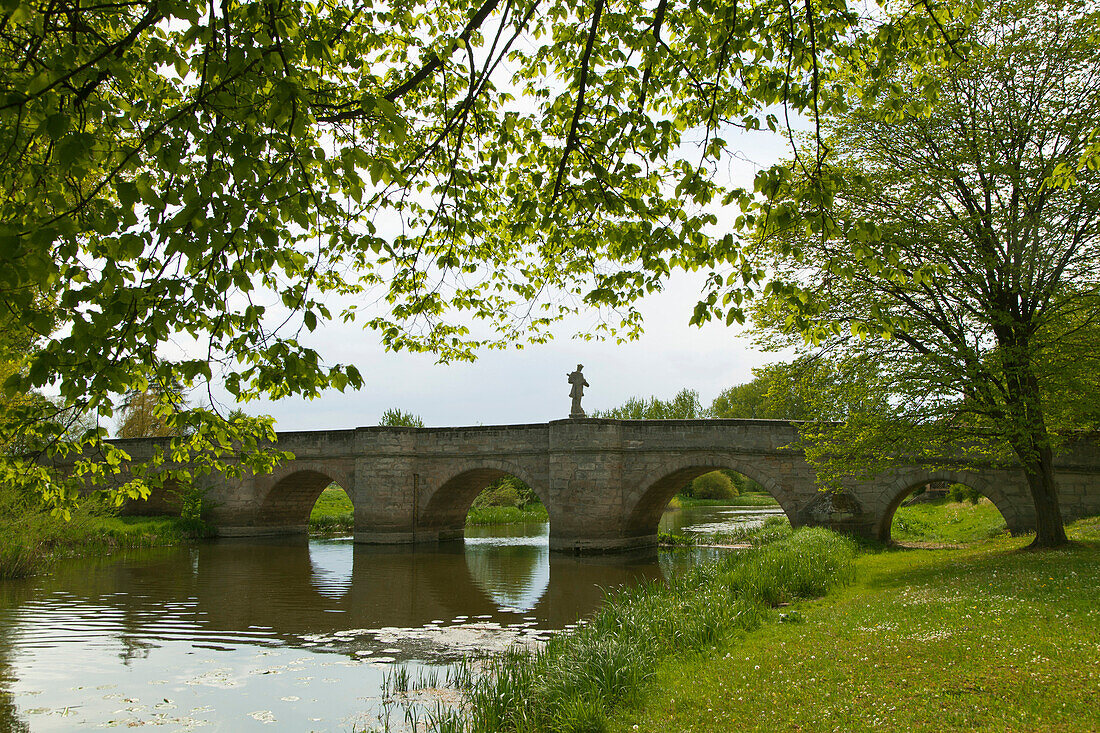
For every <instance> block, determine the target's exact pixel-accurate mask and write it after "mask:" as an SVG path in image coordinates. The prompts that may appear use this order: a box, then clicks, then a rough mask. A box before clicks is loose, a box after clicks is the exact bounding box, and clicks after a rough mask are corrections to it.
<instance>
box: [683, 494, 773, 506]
mask: <svg viewBox="0 0 1100 733" xmlns="http://www.w3.org/2000/svg"><path fill="white" fill-rule="evenodd" d="M673 498H674V499H675V501H676V504H677V505H678V506H679V507H681V508H686V507H693V506H779V502H777V501H776V500H775V498H773V497H772V495H771V494H768V493H766V492H763V491H746V492H745V493H743V494H741V495H739V496H734V497H731V498H729V499H696V498H694V497H691V496H684V495H683V494H677V495H676V496H675V497H673Z"/></svg>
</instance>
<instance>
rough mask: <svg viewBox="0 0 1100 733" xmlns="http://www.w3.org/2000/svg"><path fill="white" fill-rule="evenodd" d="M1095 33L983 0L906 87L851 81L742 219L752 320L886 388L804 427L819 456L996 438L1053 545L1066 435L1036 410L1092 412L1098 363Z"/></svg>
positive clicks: (1006, 2)
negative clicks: (748, 242)
mask: <svg viewBox="0 0 1100 733" xmlns="http://www.w3.org/2000/svg"><path fill="white" fill-rule="evenodd" d="M1098 31H1100V13H1098V12H1097V11H1096V9H1095V7H1094V6H1092V5H1090V4H1087V3H1084V2H1077V1H1076V0H1049V1H1045V2H1039V3H1036V2H1019V1H1017V0H999V1H997V2H993V3H991V4H990V5H988V6H987V7H986V8H985V9H984V10H983V12H982V14H981V16H980V18H979V19H978V20H977V21H976V22H975V23H974V24H973V26H972V27H971V29H970V31H969V34H968V35H967V36H966V38H965V40H966V43H967V48H968V51H967V53H966V54H965V58H963V59H962V60H957V61H955V62H953V63H951V64H949V65H947V66H945V67H942V68H938V69H929V68H927V67H925V68H923V69H921V71H920V72H919V76H920V81H921V83H920V84H916V83H915V80H916V76H917V74H916V73H915V72H913V71H912V68H914V67H911V66H910V65H908V64H905V63H902V64H899V65H896V66H891V67H886V68H882V67H880V68H878V69H876V70H875V73H872V74H871V75H870V77H869V78H871V79H873V81H872V82H864V83H861V84H858V85H856V86H854V87H853V88H852V91H851V93H850V95H848V98H847V102H848V103H849V104H850V105H851V108H850V109H848V110H844V109H843V107H842V106H841V105H836V106H834V108H833V109H834V112H833V113H832V114H830V115H829V116H828V117H827V119H826V124H825V125H823V133H824V137H823V138H822V140H821V141H820V143H819V142H818V141H812V142H811V150H812V152H813V155H816V156H817V159H818V160H822V159H824V163H823V164H822V165H821V166H820V168H819V169H818V170H817V171H812V173H813V175H793V176H788V177H783V176H779V177H778V178H772V179H771V180H770V182H766V183H765V185H764V188H765V189H767V191H768V193H769V194H770V200H769V201H768V202H767V203H766V204H765V205H763V206H762V209H761V213H760V215H759V217H757V218H755V219H754V220H753V223H754V224H755V225H756V226H757V231H758V232H759V235H760V241H761V245H760V253H761V255H763V257H764V261H765V263H766V265H765V266H767V267H771V268H774V271H775V273H776V278H775V280H774V281H773V282H772V283H771V284H769V286H768V288H767V290H766V298H765V299H764V301H763V303H762V305H761V307H760V310H759V315H760V319H759V323H760V325H761V326H762V327H764V328H767V329H774V330H775V331H777V332H779V333H781V334H787V335H792V336H795V335H796V339H797V340H802V339H803V338H805V339H806V342H807V345H806V346H805V347H804V348H805V349H807V350H811V351H823V352H825V353H831V354H835V355H840V356H844V357H845V358H849V357H850V358H860V359H865V360H869V361H870V362H871V363H872V364H874V365H875V367H876V369H877V375H876V377H875V378H876V380H877V384H876V387H875V389H877V390H881V392H882V393H883V394H885V395H889V399H888V400H887V401H886V402H879V403H877V405H875V409H869V410H863V411H861V412H860V413H859V414H858V415H857V416H856V419H855V420H852V421H849V424H847V425H843V426H838V427H837V428H836V430H833V431H832V432H831V435H830V430H829V429H822V431H821V432H820V433H819V434H818V435H817V436H816V437H817V438H818V439H819V440H823V441H824V442H823V444H824V445H825V448H824V449H823V450H821V451H820V452H819V453H818V457H819V458H825V457H826V454H828V453H830V452H832V451H834V449H835V450H837V451H839V454H840V455H842V456H843V458H845V459H848V460H852V461H858V460H860V458H859V453H860V452H862V453H863V455H868V454H870V453H872V452H874V451H870V450H866V449H865V446H866V445H869V444H876V443H877V445H878V446H879V448H880V450H878V452H877V453H878V455H879V457H887V456H890V455H894V456H896V455H897V454H898V453H899V452H900V451H902V450H910V451H918V452H919V451H921V450H922V448H921V447H920V445H921V444H923V445H925V446H928V445H933V444H937V443H938V445H935V446H934V450H932V451H930V453H934V454H938V455H941V456H942V455H943V453H944V451H955V452H956V454H955V455H956V457H957V455H958V453H957V452H958V451H959V450H961V449H962V446H963V443H967V444H968V445H969V447H971V448H975V449H977V448H983V450H985V451H987V454H988V451H992V452H993V454H994V455H996V451H997V449H999V448H1003V449H1005V450H1006V451H1008V452H1009V453H1010V454H1011V455H1012V456H1013V457H1014V459H1015V460H1016V461H1017V462H1018V463H1019V465H1020V466H1021V468H1022V470H1023V472H1024V474H1025V476H1026V477H1027V481H1028V485H1029V487H1030V490H1031V495H1032V497H1033V500H1034V505H1035V512H1036V519H1037V527H1036V530H1037V534H1036V539H1035V545H1036V546H1043V547H1048V546H1056V545H1059V544H1062V543H1064V542H1066V535H1065V531H1064V528H1063V523H1062V517H1061V513H1060V511H1059V504H1058V489H1057V480H1056V475H1055V469H1054V463H1053V456H1054V450H1055V447H1056V442H1057V433H1058V431H1059V430H1060V429H1062V428H1065V427H1072V426H1070V425H1064V424H1062V425H1059V424H1056V419H1055V418H1056V416H1057V415H1059V414H1061V413H1064V412H1065V410H1064V409H1062V408H1059V407H1055V406H1053V405H1052V403H1057V402H1058V401H1059V400H1068V401H1070V402H1073V403H1077V402H1080V401H1082V400H1085V401H1088V402H1089V403H1090V404H1091V405H1092V409H1095V403H1096V400H1095V397H1094V396H1093V395H1084V394H1080V393H1078V392H1077V390H1078V389H1080V386H1079V385H1081V384H1086V383H1093V382H1094V381H1095V374H1096V373H1097V368H1098V367H1100V363H1098V359H1100V348H1098V347H1100V341H1098V340H1097V338H1096V337H1097V333H1098V331H1097V324H1098V323H1100V291H1098V283H1100V170H1098V168H1100V166H1091V167H1090V166H1089V165H1085V166H1083V167H1082V166H1081V161H1082V160H1083V156H1086V155H1087V151H1088V150H1089V146H1090V144H1091V142H1090V141H1091V140H1094V139H1095V138H1094V135H1095V130H1096V128H1097V126H1098V124H1100V46H1097V44H1096V43H1095V38H1096V37H1097V32H1098ZM850 80H851V79H850V78H849V79H848V81H850ZM884 87H892V88H893V89H895V90H898V89H900V90H902V91H903V92H904V94H903V95H902V96H901V97H900V98H899V97H898V96H897V95H896V94H895V95H892V96H888V97H884V96H883V95H882V94H880V93H878V90H879V89H881V88H884ZM929 99H932V100H934V102H935V103H934V104H933V105H929ZM826 154H827V157H825V156H826ZM1064 170H1072V171H1076V173H1075V174H1074V175H1073V176H1072V177H1071V178H1072V180H1069V179H1067V178H1065V177H1062V176H1060V173H1059V172H1060V171H1064ZM769 186H770V188H769ZM790 343H794V342H793V341H791V342H790ZM1075 383H1076V384H1077V385H1078V386H1073V385H1074V384H1075ZM1070 412H1073V411H1072V410H1071V411H1070ZM964 431H965V432H964ZM830 437H832V439H831V440H830ZM841 437H842V440H841V439H840V438H841ZM960 437H965V441H962V442H961V441H960V440H959V439H958V438H960ZM900 438H904V440H900ZM843 443H846V444H847V445H848V446H849V447H855V449H856V450H855V452H853V451H852V450H845V449H844V445H842V444H843Z"/></svg>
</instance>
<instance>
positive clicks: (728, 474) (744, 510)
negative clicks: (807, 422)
mask: <svg viewBox="0 0 1100 733" xmlns="http://www.w3.org/2000/svg"><path fill="white" fill-rule="evenodd" d="M784 498H785V494H784V492H783V490H782V488H781V487H780V486H778V484H776V483H775V482H773V481H770V480H769V479H768V478H767V477H765V476H764V475H763V474H761V473H759V472H757V471H755V470H754V469H753V468H752V466H751V465H747V464H741V463H739V462H737V461H733V460H728V459H722V458H709V459H703V460H694V461H690V460H689V461H688V462H687V463H686V465H681V466H677V467H673V468H671V469H669V470H667V472H663V475H662V476H661V477H660V478H658V479H656V480H655V481H653V482H652V483H650V484H649V485H648V486H647V487H645V488H644V489H643V491H642V493H641V497H640V498H639V500H638V502H637V504H636V505H635V507H634V508H633V510H632V511H631V513H630V515H629V518H628V521H627V531H628V532H629V533H630V534H631V535H632V536H644V535H647V534H649V535H652V534H657V533H658V532H661V533H668V534H670V535H686V536H694V538H695V539H701V538H702V537H707V538H725V539H730V538H735V537H737V536H739V535H743V534H745V533H747V532H749V531H751V530H753V529H755V528H756V527H759V526H760V525H762V524H763V523H764V522H766V521H771V522H788V521H789V520H788V519H787V517H788V512H787V510H788V507H785V506H783V503H782V500H783V499H784Z"/></svg>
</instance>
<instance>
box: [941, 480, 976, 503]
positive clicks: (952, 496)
mask: <svg viewBox="0 0 1100 733" xmlns="http://www.w3.org/2000/svg"><path fill="white" fill-rule="evenodd" d="M947 498H948V500H950V501H969V502H970V503H971V504H977V503H978V502H979V501H981V500H982V495H981V494H980V493H979V492H978V490H977V489H973V488H971V487H969V486H967V485H966V484H951V486H949V487H948V488H947Z"/></svg>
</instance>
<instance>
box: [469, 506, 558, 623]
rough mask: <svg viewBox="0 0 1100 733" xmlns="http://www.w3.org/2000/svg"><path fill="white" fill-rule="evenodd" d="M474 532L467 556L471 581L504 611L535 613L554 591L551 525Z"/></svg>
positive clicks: (521, 526)
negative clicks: (552, 581)
mask: <svg viewBox="0 0 1100 733" xmlns="http://www.w3.org/2000/svg"><path fill="white" fill-rule="evenodd" d="M471 529H472V530H473V531H471V532H468V533H467V535H468V536H467V538H466V546H465V553H464V554H465V557H466V569H467V570H468V571H469V573H470V577H471V578H473V580H474V582H475V583H477V585H478V587H480V588H481V589H482V590H483V591H484V592H485V593H486V595H488V596H489V598H490V599H491V600H492V601H493V603H495V604H497V605H498V606H499V607H500V608H502V609H510V610H513V611H515V612H516V613H526V612H528V611H532V610H534V609H535V607H536V606H537V605H538V603H539V601H541V600H542V599H543V597H545V596H546V591H547V590H548V589H549V588H550V525H548V524H538V525H518V526H513V527H508V528H503V527H502V528H499V529H498V531H496V532H487V531H485V529H484V528H471Z"/></svg>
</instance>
